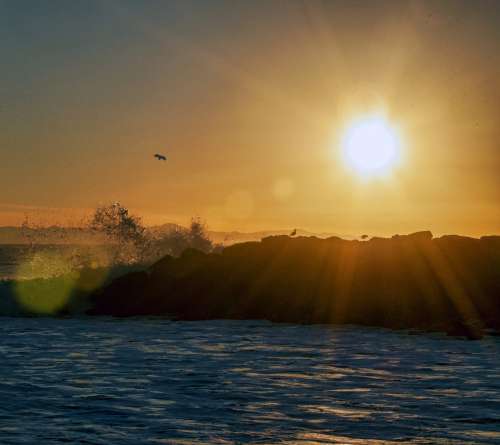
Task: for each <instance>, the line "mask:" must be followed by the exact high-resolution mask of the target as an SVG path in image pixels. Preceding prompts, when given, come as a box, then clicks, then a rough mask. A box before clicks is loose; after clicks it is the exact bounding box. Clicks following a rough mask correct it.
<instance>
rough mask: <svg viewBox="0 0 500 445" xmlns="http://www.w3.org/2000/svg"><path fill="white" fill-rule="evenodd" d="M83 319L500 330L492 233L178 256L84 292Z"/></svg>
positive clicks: (310, 242) (298, 242) (285, 240)
mask: <svg viewBox="0 0 500 445" xmlns="http://www.w3.org/2000/svg"><path fill="white" fill-rule="evenodd" d="M91 301H92V306H93V307H92V309H91V310H90V311H89V312H88V313H89V314H93V315H98V314H99V315H114V316H134V315H169V316H172V317H175V318H178V319H184V320H200V319H213V318H231V319H267V320H271V321H276V322H292V323H336V324H346V323H347V324H360V325H370V326H381V327H386V328H394V329H415V330H425V331H427V330H428V331H444V332H447V333H448V334H450V335H460V336H466V337H468V338H471V339H475V338H480V337H481V336H482V335H483V333H484V332H485V331H491V332H493V331H495V332H498V331H499V330H500V237H495V236H491V237H483V238H481V239H474V238H466V237H460V236H443V237H441V238H433V237H432V234H431V233H430V232H418V233H414V234H411V235H403V236H401V235H395V236H394V237H392V238H372V239H370V240H369V241H358V240H352V241H350V240H343V239H341V238H337V237H331V238H327V239H319V238H315V237H308V238H306V237H296V238H291V237H288V236H272V237H268V238H264V239H263V240H262V241H261V242H248V243H242V244H236V245H233V246H230V247H227V248H225V249H224V250H223V251H222V252H221V253H217V254H214V253H210V254H205V253H202V252H199V251H197V250H194V249H188V250H186V251H185V252H184V253H183V254H182V255H181V256H180V257H179V258H173V257H170V256H166V257H164V258H163V259H161V260H160V261H158V262H157V263H155V264H154V265H152V266H151V267H150V268H149V269H147V270H145V271H139V272H133V273H129V274H127V275H124V276H122V277H120V278H117V279H116V280H114V281H113V282H112V283H111V284H109V285H107V286H106V287H104V288H102V289H99V290H98V291H96V292H94V293H93V294H92V296H91Z"/></svg>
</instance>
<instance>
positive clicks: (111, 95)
mask: <svg viewBox="0 0 500 445" xmlns="http://www.w3.org/2000/svg"><path fill="white" fill-rule="evenodd" d="M472 3H474V4H472ZM0 25H1V26H0V30H1V31H0V37H1V38H0V42H1V43H0V54H1V55H2V85H1V87H0V88H2V96H3V98H4V100H2V106H1V107H0V116H1V118H2V123H3V125H2V131H1V132H0V150H1V153H0V154H1V159H0V162H1V167H0V168H1V175H0V225H7V224H19V223H20V222H22V220H23V218H24V215H25V214H26V213H30V214H31V215H35V216H36V215H38V217H39V218H41V219H44V220H45V221H52V220H53V221H58V222H63V221H66V220H68V219H69V220H71V221H73V222H74V221H76V220H78V219H79V218H81V216H82V215H84V214H88V212H89V211H90V209H92V208H94V207H95V206H96V205H99V204H102V203H106V202H110V201H120V202H122V203H123V204H125V205H127V206H129V207H130V208H132V209H133V210H134V211H135V212H137V213H138V214H141V215H143V216H144V218H145V221H146V222H148V223H155V224H156V223H161V222H179V223H184V224H185V223H187V222H188V221H189V218H190V217H191V216H193V215H199V216H201V217H202V218H204V219H205V220H206V221H207V222H208V225H209V227H210V228H213V229H219V230H230V229H239V230H247V231H250V230H261V229H280V228H293V227H301V228H304V229H309V230H312V231H328V232H335V233H342V234H354V235H355V234H360V233H369V234H392V233H397V232H400V233H402V232H409V231H415V230H422V229H431V230H433V231H434V232H435V233H436V234H440V233H462V234H471V235H480V234H485V233H500V174H499V172H500V145H499V141H500V138H499V136H500V135H499V134H498V133H499V130H498V125H497V122H498V121H499V118H500V109H499V107H498V104H499V103H500V100H499V99H500V81H499V79H500V52H498V44H497V42H498V41H499V39H500V5H499V4H498V2H495V1H487V0H485V1H480V2H466V1H463V2H461V1H453V2H446V1H439V2H434V1H408V2H404V1H380V2H367V1H366V2H365V1H350V2H347V1H345V2H341V1H337V2H335V1H331V2H322V1H306V2H299V1H297V2H294V1H275V2H246V1H231V2H229V1H228V2H225V1H214V2H202V1H183V2H165V3H163V2H131V1H130V2H129V1H121V2H92V1H89V2H88V4H86V5H85V8H83V5H77V4H69V3H67V2H58V1H54V2H50V4H44V5H41V4H37V3H34V4H23V5H19V4H18V3H17V2H7V3H2V4H1V5H0ZM4 67H5V68H4ZM372 113H384V114H385V116H386V117H387V119H388V120H389V121H390V122H391V124H393V125H394V126H397V127H398V128H399V129H400V131H401V134H402V135H403V140H404V146H405V159H404V162H403V163H402V165H401V166H400V167H399V168H398V169H396V170H394V171H393V172H392V174H391V175H388V176H387V177H383V178H378V179H373V180H362V179H361V178H359V177H358V176H357V175H355V174H353V173H352V172H351V171H349V170H348V169H346V167H345V165H343V163H342V161H341V157H340V155H339V151H340V148H341V147H340V146H339V140H340V138H341V136H342V133H343V131H345V127H346V125H347V122H349V121H350V120H352V119H356V118H357V117H359V116H362V115H367V114H372ZM156 152H161V153H164V154H166V155H167V156H168V161H167V162H166V163H162V162H157V161H155V160H154V159H153V157H152V155H153V154H154V153H156Z"/></svg>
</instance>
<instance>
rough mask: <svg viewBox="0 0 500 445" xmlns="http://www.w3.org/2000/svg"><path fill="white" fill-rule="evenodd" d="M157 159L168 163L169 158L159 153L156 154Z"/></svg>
mask: <svg viewBox="0 0 500 445" xmlns="http://www.w3.org/2000/svg"><path fill="white" fill-rule="evenodd" d="M155 158H156V159H158V160H159V161H166V160H167V157H166V156H164V155H161V154H159V153H156V154H155Z"/></svg>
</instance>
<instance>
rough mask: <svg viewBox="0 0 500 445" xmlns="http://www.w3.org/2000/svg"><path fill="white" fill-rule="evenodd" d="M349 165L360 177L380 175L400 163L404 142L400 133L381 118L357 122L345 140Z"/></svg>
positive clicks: (343, 153) (347, 131) (344, 149)
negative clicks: (402, 143)
mask: <svg viewBox="0 0 500 445" xmlns="http://www.w3.org/2000/svg"><path fill="white" fill-rule="evenodd" d="M342 155H343V159H344V162H345V163H346V165H347V166H348V167H349V168H350V169H352V170H354V171H355V172H356V173H358V174H359V175H361V176H364V177H373V176H381V175H384V174H387V173H388V172H390V171H391V170H392V169H393V168H394V167H396V166H397V165H398V164H399V161H400V158H401V142H400V138H399V136H398V132H397V131H396V130H395V129H394V128H393V127H392V126H391V125H390V124H389V123H388V122H387V121H386V120H385V119H384V118H382V117H368V118H363V119H359V120H357V121H355V122H354V123H352V124H351V126H349V127H348V128H347V130H346V132H345V134H344V136H343V138H342Z"/></svg>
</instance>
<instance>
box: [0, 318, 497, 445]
mask: <svg viewBox="0 0 500 445" xmlns="http://www.w3.org/2000/svg"><path fill="white" fill-rule="evenodd" d="M0 331H1V332H0V376H1V379H0V443H1V444H21V443H23V444H25V443H29V444H31V443H33V444H35V443H36V444H52V443H62V442H65V443H82V444H147V443H151V444H199V443H210V444H233V443H234V444H237V443H259V444H261V443H266V444H289V445H290V444H303V445H305V444H328V443H354V444H364V443H367V444H379V443H389V444H390V443H399V442H403V443H442V444H465V443H474V444H483V443H484V444H486V443H491V444H493V443H500V357H499V352H500V341H499V339H498V338H496V339H495V338H489V339H486V340H484V341H480V342H467V341H460V340H455V339H450V338H446V337H442V336H438V335H436V336H412V335H407V334H405V333H398V332H390V331H384V330H379V329H363V328H358V327H352V328H351V327H348V328H332V327H326V326H298V325H277V324H271V323H265V322H252V321H247V322H240V321H238V322H236V321H210V322H171V321H166V320H159V319H126V320H115V319H51V318H34V319H26V318H25V319H22V318H17V319H15V318H0Z"/></svg>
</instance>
